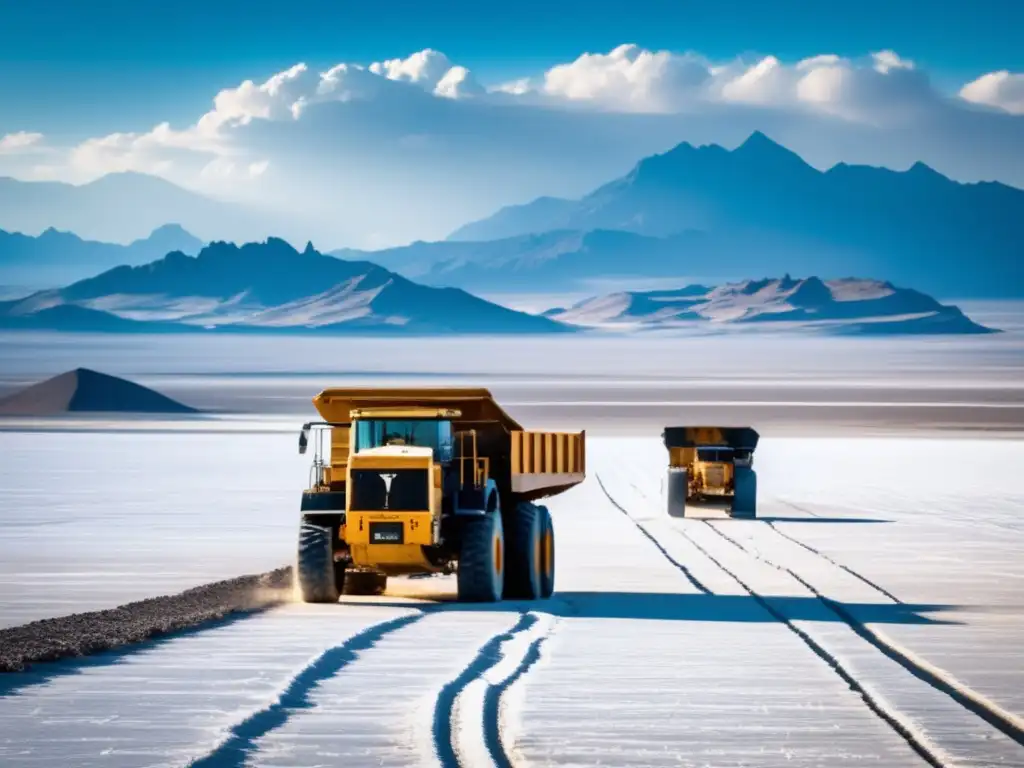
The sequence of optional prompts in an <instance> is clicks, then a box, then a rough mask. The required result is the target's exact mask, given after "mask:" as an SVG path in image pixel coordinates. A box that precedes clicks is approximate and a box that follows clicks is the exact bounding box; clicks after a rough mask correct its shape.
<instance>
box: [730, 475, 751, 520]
mask: <svg viewBox="0 0 1024 768" xmlns="http://www.w3.org/2000/svg"><path fill="white" fill-rule="evenodd" d="M731 514H732V517H756V516H757V473H756V472H755V471H754V470H753V469H752V468H750V467H736V485H735V488H734V489H733V497H732V512H731Z"/></svg>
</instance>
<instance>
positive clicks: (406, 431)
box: [356, 419, 452, 461]
mask: <svg viewBox="0 0 1024 768" xmlns="http://www.w3.org/2000/svg"><path fill="white" fill-rule="evenodd" d="M382 445H419V446H423V447H426V448H432V449H433V450H434V459H435V460H437V461H451V458H452V424H451V422H450V421H435V420H427V419H401V420H391V419H388V420H383V419H370V420H367V421H358V422H356V450H357V451H361V450H365V449H366V448H377V447H379V446H382Z"/></svg>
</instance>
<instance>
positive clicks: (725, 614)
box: [340, 592, 962, 625]
mask: <svg viewBox="0 0 1024 768" xmlns="http://www.w3.org/2000/svg"><path fill="white" fill-rule="evenodd" d="M764 603H768V604H769V605H770V606H771V607H772V608H773V609H774V610H775V611H777V612H778V613H780V614H782V615H783V616H785V617H786V618H787V619H788V620H789V621H816V622H833V623H848V621H847V620H846V619H844V618H843V615H841V614H845V615H847V616H853V617H855V618H856V620H857V621H858V622H859V623H862V624H917V625H922V624H925V625H928V624H930V625H955V624H961V623H962V622H959V621H955V620H953V619H947V618H937V617H933V616H929V615H928V614H938V613H951V612H955V611H957V610H960V609H962V607H961V606H954V605H942V604H924V603H921V604H914V603H889V602H886V603H846V602H839V601H834V600H822V599H820V598H817V597H812V596H799V595H793V596H784V597H764V596H758V597H754V596H752V595H715V594H702V593H696V594H677V593H653V592H556V593H555V595H554V596H553V597H551V598H549V599H547V600H506V601H502V602H499V603H459V602H457V601H456V599H455V596H454V595H448V594H438V595H434V596H431V598H430V601H429V602H427V601H423V602H405V601H401V600H389V599H388V596H387V595H385V596H384V597H382V598H378V599H376V600H374V601H373V602H372V603H370V604H372V605H375V606H381V607H389V608H419V609H421V610H424V611H428V612H432V611H469V612H473V611H504V612H510V613H524V612H528V611H536V612H539V613H549V614H552V615H555V616H560V617H565V618H575V619H617V620H623V621H629V620H649V621H650V620H657V621H696V622H703V621H713V622H735V623H754V624H756V623H776V622H778V619H777V618H775V617H774V616H772V614H771V613H770V612H769V611H768V610H766V609H765V607H764ZM830 604H831V605H835V606H836V608H832V607H830ZM343 606H344V602H342V603H341V605H340V607H343Z"/></svg>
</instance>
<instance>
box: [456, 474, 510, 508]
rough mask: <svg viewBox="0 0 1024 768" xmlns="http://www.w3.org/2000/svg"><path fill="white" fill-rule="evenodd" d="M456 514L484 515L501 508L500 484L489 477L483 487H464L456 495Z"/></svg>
mask: <svg viewBox="0 0 1024 768" xmlns="http://www.w3.org/2000/svg"><path fill="white" fill-rule="evenodd" d="M455 500H456V504H455V514H456V515H469V516H473V515H475V516H478V517H480V516H483V515H486V514H487V513H488V512H490V511H491V510H500V509H501V498H500V497H499V496H498V485H497V483H495V482H494V480H493V479H490V478H489V479H488V480H487V483H486V485H484V487H483V488H463V489H462V490H461V491H459V492H458V493H457V494H456V496H455Z"/></svg>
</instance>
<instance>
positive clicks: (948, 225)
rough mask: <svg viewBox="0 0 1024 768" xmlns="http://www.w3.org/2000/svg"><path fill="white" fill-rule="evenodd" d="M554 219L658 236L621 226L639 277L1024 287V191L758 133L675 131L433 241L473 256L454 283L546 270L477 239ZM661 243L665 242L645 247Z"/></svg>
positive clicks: (584, 274) (553, 225)
mask: <svg viewBox="0 0 1024 768" xmlns="http://www.w3.org/2000/svg"><path fill="white" fill-rule="evenodd" d="M556 230H561V231H564V230H571V231H577V232H586V233H592V232H594V231H599V230H623V231H625V232H630V233H633V234H635V235H643V236H646V237H648V238H662V239H666V238H667V239H668V242H665V243H663V244H662V245H661V246H656V245H653V244H651V243H650V242H649V241H646V240H641V239H633V240H630V239H629V238H628V237H625V236H623V237H622V239H621V240H620V242H619V243H618V244H617V248H618V254H617V255H618V259H619V261H620V264H621V267H620V270H627V269H630V268H633V267H632V265H633V262H634V260H635V258H636V254H638V253H639V254H640V258H639V263H637V264H636V266H635V268H633V269H634V271H635V276H636V277H673V276H677V275H680V274H685V275H688V276H690V277H691V278H693V279H695V280H698V281H705V280H715V281H718V280H723V279H741V278H742V277H744V276H747V275H749V274H751V273H752V272H763V271H765V270H771V271H777V272H784V271H789V272H793V273H802V274H815V273H817V274H821V273H826V274H840V275H843V274H846V275H850V274H870V275H874V276H877V277H880V278H884V279H888V280H892V281H895V282H899V283H904V284H909V285H914V286H916V287H918V288H920V289H921V290H924V291H927V292H929V293H932V294H936V295H940V296H954V297H955V296H971V297H979V298H980V297H1004V298H1015V297H1021V296H1024V191H1022V190H1019V189H1015V188H1013V187H1008V186H1006V185H1003V184H999V183H978V184H960V183H957V182H954V181H952V180H950V179H948V178H946V177H944V176H942V175H940V174H939V173H937V172H935V171H933V170H932V169H931V168H928V167H927V166H925V165H923V164H920V163H918V164H916V165H914V166H913V167H912V168H910V169H909V170H907V171H902V172H900V171H891V170H887V169H881V168H871V167H864V166H849V165H845V164H840V165H837V166H835V167H833V168H831V169H829V170H828V171H825V172H821V171H818V170H816V169H815V168H813V167H811V166H810V165H808V164H807V163H805V162H804V161H803V160H802V159H801V158H800V157H799V156H798V155H796V154H794V153H793V152H790V151H789V150H788V149H785V148H784V147H782V146H780V145H778V144H776V143H775V142H773V141H771V140H770V139H769V138H768V137H767V136H765V135H764V134H761V133H754V134H752V135H751V136H750V138H748V139H747V141H746V142H744V143H743V144H742V145H741V146H739V147H738V148H736V149H735V150H733V151H728V150H726V149H723V148H722V147H720V146H717V145H710V146H703V147H699V148H698V147H694V146H692V145H690V144H686V143H684V144H680V145H679V146H677V147H676V148H674V149H672V150H671V151H669V152H666V153H665V154H662V155H655V156H652V157H648V158H646V159H644V160H642V161H641V162H640V163H638V164H637V165H636V167H635V168H634V169H633V170H632V172H630V173H629V174H628V175H626V176H624V177H622V178H620V179H616V180H614V181H612V182H610V183H608V184H605V185H604V186H602V187H600V188H599V189H597V190H595V191H594V192H592V193H591V194H589V195H587V196H585V197H583V198H582V199H580V200H562V199H557V198H540V199H538V200H535V201H533V202H532V203H529V204H527V205H522V206H513V207H510V208H503V209H502V210H500V211H498V212H497V213H496V214H494V215H493V216H491V217H490V218H487V219H484V220H482V221H478V222H474V223H471V224H467V225H466V226H464V227H462V228H460V229H459V230H457V231H456V232H454V233H453V234H452V235H451V236H450V237H449V241H451V242H452V246H453V247H452V250H451V251H449V252H447V253H445V252H444V251H443V250H442V249H439V248H438V249H435V251H434V254H435V255H436V256H437V257H438V258H437V261H439V262H444V261H449V260H451V259H459V258H461V259H463V260H464V261H472V262H480V263H481V266H480V267H475V268H473V269H475V270H476V272H475V273H474V275H469V273H468V271H467V270H465V268H463V269H464V271H463V272H461V273H458V272H453V273H452V274H451V276H450V277H451V279H452V281H453V284H461V285H465V286H466V287H481V284H480V282H479V281H486V282H487V283H494V282H500V280H501V278H502V277H504V276H508V275H511V276H514V277H516V278H519V277H520V276H521V275H522V273H523V272H524V271H528V270H531V269H538V270H539V272H538V277H541V276H542V275H541V274H540V273H541V272H545V271H550V270H552V267H551V266H550V265H546V264H545V265H542V266H541V265H538V263H537V261H536V259H532V258H531V255H530V253H529V251H528V249H527V251H525V252H524V254H523V258H520V259H516V258H504V259H503V260H502V262H501V263H499V262H498V260H496V259H495V258H493V257H491V256H490V255H489V254H490V248H489V246H487V245H484V243H490V242H493V241H504V240H507V239H508V238H517V237H523V236H524V235H537V234H540V233H549V232H552V231H556ZM680 237H681V238H682V239H681V240H680V239H679V238H680ZM466 241H473V242H475V243H477V245H476V246H475V247H474V246H468V245H467V243H466ZM456 244H458V246H459V247H456ZM409 248H412V249H416V248H422V246H419V245H418V244H415V245H412V246H409ZM659 249H660V250H661V252H662V253H665V254H670V255H667V256H666V257H664V258H660V259H659V258H654V257H653V256H651V255H650V254H652V252H657V251H658V250H659ZM465 254H471V256H470V257H467V256H465ZM394 256H395V257H396V258H397V255H394ZM368 258H371V259H372V258H373V255H372V254H368ZM560 258H566V257H565V256H560ZM567 258H568V260H569V261H575V262H577V263H578V264H579V265H581V266H574V267H573V268H571V269H570V268H568V267H566V268H565V269H563V270H561V271H562V272H564V273H572V274H573V275H574V277H575V279H576V281H577V283H578V281H580V280H585V279H586V278H592V277H597V276H601V274H600V270H601V269H604V268H605V266H606V264H607V263H608V262H609V261H610V260H612V253H611V249H609V250H607V251H605V252H603V253H602V257H601V258H600V259H597V260H596V263H595V265H594V266H595V267H597V268H596V269H586V268H585V266H586V259H585V258H584V257H583V255H581V254H578V252H577V251H569V252H568V254H567ZM652 261H653V265H652ZM531 265H532V266H531ZM480 271H483V272H485V273H486V275H487V276H486V278H481V277H479V273H480ZM555 271H556V272H558V271H559V270H555ZM463 280H464V281H465V282H462V281H463ZM551 287H552V288H557V289H563V288H566V287H568V286H566V285H564V284H559V285H556V286H551Z"/></svg>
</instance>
